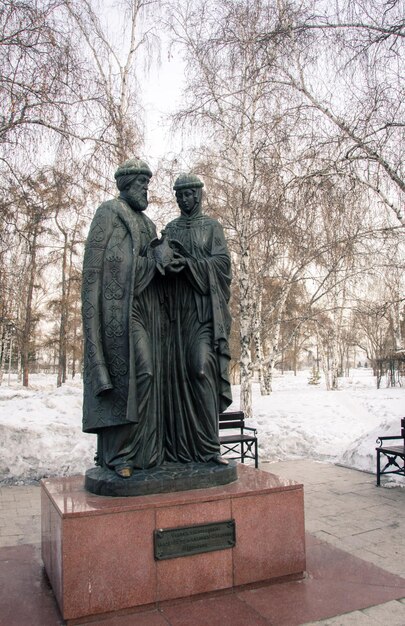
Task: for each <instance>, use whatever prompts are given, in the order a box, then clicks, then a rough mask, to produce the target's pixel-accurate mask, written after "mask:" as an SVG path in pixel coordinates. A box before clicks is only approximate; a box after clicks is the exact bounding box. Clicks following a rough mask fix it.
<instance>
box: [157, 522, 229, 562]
mask: <svg viewBox="0 0 405 626" xmlns="http://www.w3.org/2000/svg"><path fill="white" fill-rule="evenodd" d="M235 543H236V534H235V520H233V519H231V520H226V521H225V522H213V523H210V524H198V525H195V526H181V527H179V528H160V529H159V530H155V532H154V546H155V559H157V560H159V561H160V560H163V559H174V558H177V557H179V556H191V555H193V554H200V553H202V552H212V551H213V550H225V549H226V548H233V546H234V545H235Z"/></svg>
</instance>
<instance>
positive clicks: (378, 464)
mask: <svg viewBox="0 0 405 626" xmlns="http://www.w3.org/2000/svg"><path fill="white" fill-rule="evenodd" d="M380 472H381V461H380V451H379V450H377V487H379V486H380Z"/></svg>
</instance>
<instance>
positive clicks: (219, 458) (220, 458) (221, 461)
mask: <svg viewBox="0 0 405 626" xmlns="http://www.w3.org/2000/svg"><path fill="white" fill-rule="evenodd" d="M212 460H213V461H214V463H218V465H229V461H228V460H227V459H224V457H223V456H221V455H220V454H218V455H217V456H215V457H214V458H213V459H212Z"/></svg>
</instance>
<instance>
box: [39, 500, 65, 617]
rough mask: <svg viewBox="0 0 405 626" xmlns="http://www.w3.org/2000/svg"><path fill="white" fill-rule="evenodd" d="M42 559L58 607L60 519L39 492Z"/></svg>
mask: <svg viewBox="0 0 405 626" xmlns="http://www.w3.org/2000/svg"><path fill="white" fill-rule="evenodd" d="M41 536H42V539H41V541H42V559H43V561H44V565H45V569H46V572H47V575H48V578H49V580H50V582H51V585H52V589H53V592H54V594H55V597H56V599H57V601H58V604H59V606H61V603H62V597H63V589H62V576H63V574H62V519H61V517H60V515H58V512H57V511H56V509H55V507H54V506H53V503H52V501H51V500H50V498H49V496H48V494H47V493H46V492H44V490H42V491H41Z"/></svg>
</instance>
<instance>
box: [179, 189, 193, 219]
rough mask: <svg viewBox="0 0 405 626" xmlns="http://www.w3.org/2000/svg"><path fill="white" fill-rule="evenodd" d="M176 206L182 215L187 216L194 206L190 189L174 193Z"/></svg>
mask: <svg viewBox="0 0 405 626" xmlns="http://www.w3.org/2000/svg"><path fill="white" fill-rule="evenodd" d="M176 200H177V204H178V205H179V207H180V210H181V212H182V213H186V214H187V215H189V214H190V213H191V211H192V210H193V208H194V206H195V196H194V191H193V190H192V189H180V190H179V191H176Z"/></svg>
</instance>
